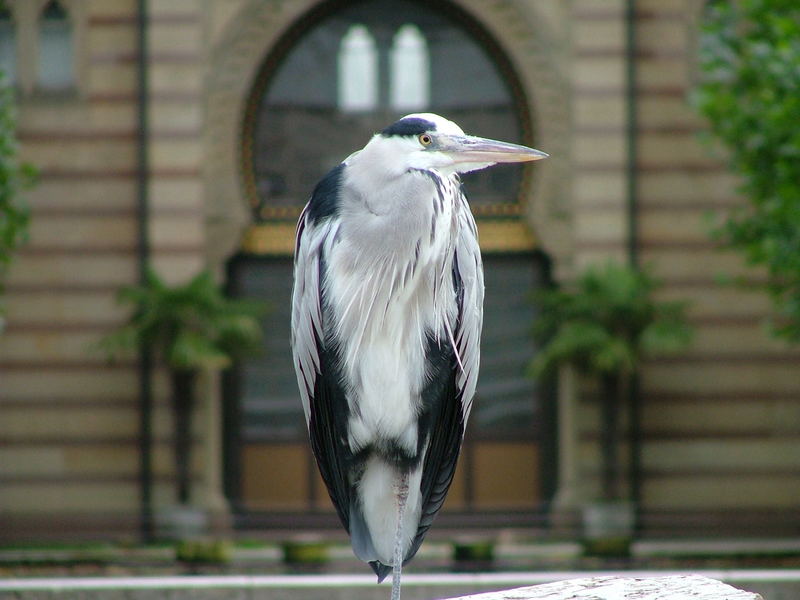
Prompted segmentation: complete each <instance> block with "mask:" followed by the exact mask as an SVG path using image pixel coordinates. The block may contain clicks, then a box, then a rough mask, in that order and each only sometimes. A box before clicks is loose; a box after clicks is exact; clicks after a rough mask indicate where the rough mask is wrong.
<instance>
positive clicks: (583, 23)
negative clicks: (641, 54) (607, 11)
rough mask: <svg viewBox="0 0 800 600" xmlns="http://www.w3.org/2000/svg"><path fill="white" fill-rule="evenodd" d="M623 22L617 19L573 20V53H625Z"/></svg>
mask: <svg viewBox="0 0 800 600" xmlns="http://www.w3.org/2000/svg"><path fill="white" fill-rule="evenodd" d="M625 34H626V32H625V21H624V20H623V19H622V18H619V19H603V20H585V19H580V20H577V19H576V20H574V21H573V24H572V40H573V45H574V51H575V52H592V51H602V52H608V51H616V52H619V53H620V54H622V53H624V52H625V49H626V40H625Z"/></svg>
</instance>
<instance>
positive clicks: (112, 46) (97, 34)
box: [87, 23, 152, 56]
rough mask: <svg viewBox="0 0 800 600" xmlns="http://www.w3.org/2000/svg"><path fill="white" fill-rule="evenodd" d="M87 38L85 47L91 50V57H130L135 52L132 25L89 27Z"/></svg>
mask: <svg viewBox="0 0 800 600" xmlns="http://www.w3.org/2000/svg"><path fill="white" fill-rule="evenodd" d="M87 37H88V42H87V47H88V48H90V49H91V50H90V52H91V55H92V56H98V55H99V56H106V55H120V56H124V55H128V56H130V55H132V54H133V53H135V52H136V51H137V42H136V25H135V24H134V23H120V24H119V25H115V26H108V25H106V26H103V27H89V29H88V33H87ZM151 37H152V36H151Z"/></svg>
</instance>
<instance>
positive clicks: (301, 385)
mask: <svg viewBox="0 0 800 600" xmlns="http://www.w3.org/2000/svg"><path fill="white" fill-rule="evenodd" d="M308 212H309V205H306V207H305V208H304V209H303V213H302V214H301V215H300V219H299V220H298V222H297V232H296V238H295V252H294V287H293V288H292V323H291V327H292V358H293V361H294V369H295V373H296V375H297V386H298V389H299V390H300V399H301V401H302V403H303V413H304V414H305V418H306V425H308V422H309V418H310V406H311V397H312V396H313V394H314V386H315V383H316V378H317V375H318V374H319V371H320V359H319V341H320V340H321V339H322V336H323V334H322V299H321V290H320V259H321V256H320V249H321V246H322V244H323V242H324V239H325V235H326V233H327V232H326V231H325V228H322V227H317V226H316V225H315V224H314V223H313V222H309V218H308Z"/></svg>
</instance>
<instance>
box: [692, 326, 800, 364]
mask: <svg viewBox="0 0 800 600" xmlns="http://www.w3.org/2000/svg"><path fill="white" fill-rule="evenodd" d="M691 349H692V351H693V352H697V353H701V354H708V355H715V354H719V355H723V356H724V355H725V354H726V353H729V352H734V353H741V352H742V351H744V350H745V349H746V351H747V352H748V353H752V354H754V355H757V354H758V353H759V352H773V353H777V354H784V353H786V354H790V353H791V354H792V355H797V351H794V352H792V351H791V350H790V349H789V348H787V345H786V342H784V341H782V340H778V339H775V338H774V337H772V336H771V335H770V333H769V330H768V329H767V327H766V319H765V321H764V322H762V323H759V322H756V323H752V324H738V323H732V324H729V323H723V324H708V325H705V324H702V323H700V324H696V325H695V326H694V338H693V341H692V346H691ZM797 362H798V364H800V355H797Z"/></svg>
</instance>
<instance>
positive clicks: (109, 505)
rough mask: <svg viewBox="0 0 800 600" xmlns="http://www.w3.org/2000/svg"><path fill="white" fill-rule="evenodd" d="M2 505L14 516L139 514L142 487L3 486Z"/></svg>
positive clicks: (130, 484)
mask: <svg viewBox="0 0 800 600" xmlns="http://www.w3.org/2000/svg"><path fill="white" fill-rule="evenodd" d="M0 504H2V505H3V506H4V507H8V508H7V511H8V512H7V513H6V514H7V515H9V514H10V515H13V514H14V513H20V514H28V515H29V514H31V513H34V514H35V513H42V514H53V513H59V512H74V513H78V514H81V513H84V514H85V513H93V512H101V513H108V512H120V513H130V514H131V515H134V514H137V513H136V511H138V508H139V491H138V484H137V483H136V481H135V480H133V481H130V482H117V481H115V482H110V483H95V482H78V481H71V482H64V483H60V482H54V483H35V484H33V483H27V484H26V483H16V484H8V483H7V484H4V485H3V486H0Z"/></svg>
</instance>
